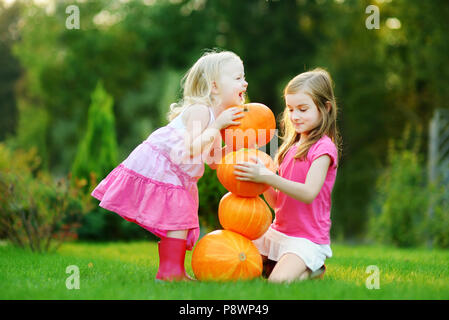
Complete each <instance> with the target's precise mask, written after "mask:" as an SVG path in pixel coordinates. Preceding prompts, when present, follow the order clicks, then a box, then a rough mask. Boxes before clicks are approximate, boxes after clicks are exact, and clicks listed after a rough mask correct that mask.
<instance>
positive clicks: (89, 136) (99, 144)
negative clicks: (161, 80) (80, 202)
mask: <svg viewBox="0 0 449 320" xmlns="http://www.w3.org/2000/svg"><path fill="white" fill-rule="evenodd" d="M113 104H114V99H113V98H112V96H110V95H109V94H108V93H107V92H106V91H105V89H104V87H103V83H102V82H101V81H99V82H98V84H97V86H96V88H95V90H94V92H93V93H92V103H91V105H90V107H89V114H88V120H87V127H86V132H85V135H84V137H83V139H82V140H81V142H80V144H79V147H78V151H77V154H76V157H75V161H74V162H73V166H72V177H73V178H80V179H82V178H84V179H87V181H89V180H90V179H89V178H90V176H91V174H94V175H95V177H97V178H103V177H104V176H105V175H106V174H107V173H109V171H111V170H112V169H113V168H114V167H115V166H116V165H117V139H116V134H115V118H114V112H113V108H112V107H113ZM89 187H93V186H89Z"/></svg>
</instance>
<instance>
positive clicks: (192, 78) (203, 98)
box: [168, 50, 242, 121]
mask: <svg viewBox="0 0 449 320" xmlns="http://www.w3.org/2000/svg"><path fill="white" fill-rule="evenodd" d="M232 59H238V60H239V61H242V60H241V59H240V57H239V56H238V55H236V54H235V53H234V52H231V51H221V52H218V51H215V50H214V51H208V52H206V53H204V54H203V55H202V56H201V58H199V59H198V60H197V61H196V62H195V64H194V65H193V66H192V67H191V68H190V69H189V71H187V73H186V74H185V75H184V77H183V78H182V80H181V86H182V87H183V99H182V100H181V101H179V102H178V103H172V104H171V105H170V111H169V113H168V119H169V120H170V121H171V120H173V119H174V118H176V116H178V115H179V114H180V113H181V112H182V111H183V110H184V109H185V108H186V107H188V106H190V105H192V104H196V103H198V104H204V105H207V106H212V105H214V104H217V103H218V101H216V100H215V99H214V98H213V97H212V95H211V92H212V88H213V82H214V81H216V80H217V79H218V77H219V74H220V72H221V67H222V65H223V63H225V62H227V61H229V60H232Z"/></svg>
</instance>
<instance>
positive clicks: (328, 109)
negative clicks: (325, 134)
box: [326, 101, 332, 112]
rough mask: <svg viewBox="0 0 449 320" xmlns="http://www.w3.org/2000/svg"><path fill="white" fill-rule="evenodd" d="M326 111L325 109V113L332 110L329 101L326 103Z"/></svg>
mask: <svg viewBox="0 0 449 320" xmlns="http://www.w3.org/2000/svg"><path fill="white" fill-rule="evenodd" d="M326 109H327V112H331V110H332V103H331V102H330V101H326Z"/></svg>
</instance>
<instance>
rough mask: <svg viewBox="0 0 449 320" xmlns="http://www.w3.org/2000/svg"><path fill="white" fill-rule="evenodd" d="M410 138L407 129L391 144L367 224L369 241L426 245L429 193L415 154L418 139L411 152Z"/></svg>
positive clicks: (420, 162) (417, 155)
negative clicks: (399, 139) (402, 136)
mask: <svg viewBox="0 0 449 320" xmlns="http://www.w3.org/2000/svg"><path fill="white" fill-rule="evenodd" d="M418 135H419V130H418ZM410 136H411V130H410V128H406V130H405V134H404V138H403V140H402V141H401V142H399V143H396V144H395V143H394V142H390V146H389V150H388V166H387V167H386V169H385V171H384V172H383V173H382V174H381V175H380V177H379V179H378V181H377V184H376V195H375V197H374V200H373V202H372V203H371V206H370V215H371V219H370V221H369V223H368V236H369V238H371V239H374V240H377V241H380V242H382V243H386V244H393V245H396V246H400V247H407V246H417V245H422V244H425V243H426V230H425V224H426V217H427V214H428V208H429V196H430V192H429V188H428V187H427V183H426V176H425V169H424V168H425V166H424V165H423V163H422V161H421V160H420V156H419V154H418V149H419V138H417V139H416V141H415V143H414V145H413V146H412V147H411V148H410V147H408V145H409V144H410V142H411V139H410Z"/></svg>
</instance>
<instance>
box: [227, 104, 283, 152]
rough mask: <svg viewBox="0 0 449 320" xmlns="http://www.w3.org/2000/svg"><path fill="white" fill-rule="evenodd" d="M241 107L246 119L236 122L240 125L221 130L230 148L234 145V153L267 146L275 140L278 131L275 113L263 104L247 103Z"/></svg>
mask: <svg viewBox="0 0 449 320" xmlns="http://www.w3.org/2000/svg"><path fill="white" fill-rule="evenodd" d="M231 107H234V106H231ZM241 107H243V108H244V110H243V113H244V117H243V118H240V119H238V120H236V121H238V122H240V124H239V125H232V126H229V127H226V128H225V129H223V130H221V136H222V138H223V141H225V144H227V145H228V146H229V145H232V150H234V151H236V150H239V149H241V148H257V147H256V145H257V146H259V147H261V146H264V145H266V144H267V143H268V142H270V140H271V139H272V138H273V135H274V132H275V129H276V119H275V117H274V114H273V111H271V109H270V108H268V107H267V106H266V105H264V104H261V103H246V104H244V105H242V106H241Z"/></svg>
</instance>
